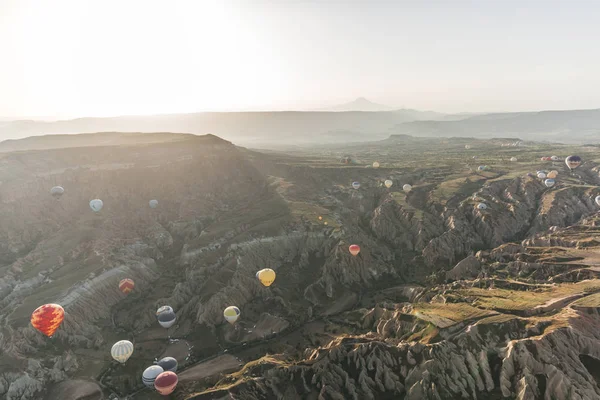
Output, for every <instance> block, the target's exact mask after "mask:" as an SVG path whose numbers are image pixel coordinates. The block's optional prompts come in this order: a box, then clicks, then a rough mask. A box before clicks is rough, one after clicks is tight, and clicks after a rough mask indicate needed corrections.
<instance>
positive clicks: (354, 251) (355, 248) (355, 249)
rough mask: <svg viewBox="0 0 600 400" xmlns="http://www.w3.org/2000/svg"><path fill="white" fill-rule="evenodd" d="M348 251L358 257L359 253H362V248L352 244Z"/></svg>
mask: <svg viewBox="0 0 600 400" xmlns="http://www.w3.org/2000/svg"><path fill="white" fill-rule="evenodd" d="M348 250H349V251H350V254H352V255H353V256H356V255H358V253H360V246H359V245H357V244H351V245H350V247H348Z"/></svg>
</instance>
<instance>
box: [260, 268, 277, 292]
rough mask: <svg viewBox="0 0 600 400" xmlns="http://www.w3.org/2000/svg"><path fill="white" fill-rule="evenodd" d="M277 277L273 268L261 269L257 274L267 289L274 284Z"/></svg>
mask: <svg viewBox="0 0 600 400" xmlns="http://www.w3.org/2000/svg"><path fill="white" fill-rule="evenodd" d="M275 276H276V274H275V271H273V270H272V269H271V268H265V269H261V270H260V271H258V272H257V273H256V277H257V278H258V280H259V281H260V283H262V284H263V285H265V286H267V287H269V286H271V285H272V284H273V282H274V281H275Z"/></svg>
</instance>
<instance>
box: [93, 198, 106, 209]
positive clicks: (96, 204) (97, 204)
mask: <svg viewBox="0 0 600 400" xmlns="http://www.w3.org/2000/svg"><path fill="white" fill-rule="evenodd" d="M102 207H104V203H103V202H102V200H100V199H94V200H92V201H90V208H91V209H92V211H94V212H98V211H100V210H102Z"/></svg>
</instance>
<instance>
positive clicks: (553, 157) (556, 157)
mask: <svg viewBox="0 0 600 400" xmlns="http://www.w3.org/2000/svg"><path fill="white" fill-rule="evenodd" d="M550 159H551V160H552V161H558V160H560V158H558V156H552V157H550Z"/></svg>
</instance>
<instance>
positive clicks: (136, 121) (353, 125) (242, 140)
mask: <svg viewBox="0 0 600 400" xmlns="http://www.w3.org/2000/svg"><path fill="white" fill-rule="evenodd" d="M430 118H431V115H430V114H427V113H423V114H421V113H420V112H418V111H413V110H398V111H391V112H361V111H352V112H320V111H306V112H302V111H282V112H230V113H227V112H223V113H195V114H170V115H156V116H146V117H143V116H137V117H136V116H126V117H115V118H80V119H74V120H65V121H53V122H39V121H13V122H4V123H0V140H6V139H20V138H24V137H28V136H35V135H48V134H73V133H95V132H184V133H193V134H199V135H204V134H209V133H210V134H214V135H217V136H220V137H223V138H224V139H227V140H231V141H234V142H236V143H238V144H241V145H249V144H263V143H271V144H272V143H303V144H306V143H316V142H324V141H327V140H329V141H331V142H337V141H339V140H347V139H353V140H354V139H360V140H364V139H365V138H384V137H386V136H387V134H388V133H387V131H388V129H389V128H390V127H392V126H394V125H397V124H400V123H403V122H408V121H414V120H416V119H430ZM339 132H349V134H346V133H344V134H342V135H340V134H339ZM329 136H331V137H329Z"/></svg>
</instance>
